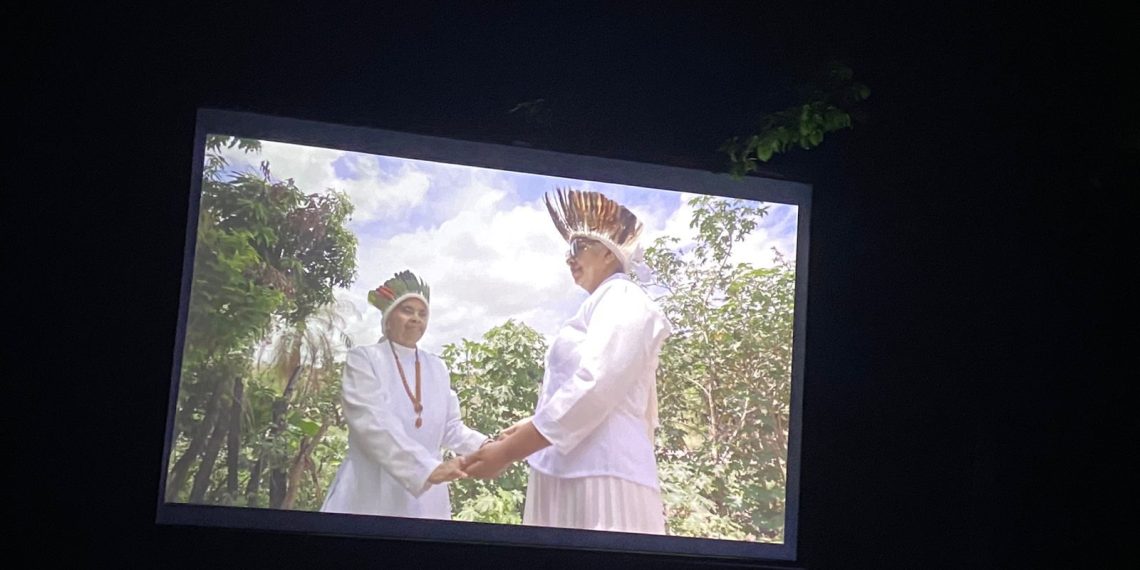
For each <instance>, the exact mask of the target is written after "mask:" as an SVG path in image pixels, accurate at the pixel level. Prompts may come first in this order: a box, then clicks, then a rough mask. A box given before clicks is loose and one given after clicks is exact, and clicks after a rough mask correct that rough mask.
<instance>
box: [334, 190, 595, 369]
mask: <svg viewBox="0 0 1140 570" xmlns="http://www.w3.org/2000/svg"><path fill="white" fill-rule="evenodd" d="M506 194H507V191H506V190H501V189H489V190H487V191H486V192H485V193H483V194H482V196H480V197H479V198H478V199H476V200H472V201H471V202H470V205H469V207H467V208H466V209H464V210H463V211H462V212H461V213H459V214H458V215H456V216H455V217H453V218H451V219H449V220H447V221H446V222H444V223H442V224H440V225H439V227H438V228H433V229H430V230H428V229H418V230H416V231H413V232H409V233H402V234H398V235H395V236H391V237H383V238H370V237H362V238H361V241H360V243H359V245H358V248H357V252H358V253H357V257H358V268H359V269H358V270H359V278H358V280H357V283H356V285H354V286H353V287H352V289H351V291H350V292H349V293H348V296H349V298H351V299H354V300H357V301H356V302H357V306H358V307H366V306H367V305H366V303H365V302H364V301H363V299H365V298H366V296H367V292H368V290H369V289H373V288H375V287H376V286H378V285H379V284H380V283H382V282H383V281H384V280H385V279H387V278H389V277H391V276H392V274H394V273H396V272H398V271H401V270H403V269H411V270H412V271H413V272H415V273H416V274H417V275H420V276H421V277H423V278H424V280H425V281H427V282H428V283H429V284H430V285H431V287H432V299H431V301H432V302H431V305H432V313H431V317H430V321H429V324H428V332H427V333H426V334H425V335H424V339H423V341H422V344H423V345H424V347H425V348H427V349H428V350H432V351H436V352H438V351H439V350H440V349H441V347H442V346H443V345H444V344H447V343H451V342H457V341H458V340H459V339H461V338H468V339H477V338H480V337H481V336H482V335H483V333H485V332H486V331H487V330H489V329H490V328H491V327H493V326H496V325H500V324H502V323H504V322H505V321H506V320H507V319H509V318H514V319H518V320H522V321H523V322H525V323H526V324H527V325H529V326H531V327H533V328H535V329H536V330H538V331H539V332H540V333H542V334H543V335H544V336H547V337H548V338H549V337H551V336H552V335H553V334H554V333H555V332H556V331H557V328H558V326H560V325H561V323H562V322H563V321H564V320H565V319H566V318H568V317H569V316H571V314H572V313H573V311H574V309H575V308H576V307H577V305H578V304H580V303H581V300H582V299H583V298H585V293H584V292H583V291H581V290H580V289H578V288H577V286H576V285H574V283H573V280H572V279H570V276H569V272H568V271H567V269H566V265H565V263H564V262H563V259H562V252H563V250H565V243H563V242H562V240H561V238H560V237H559V236H558V233H557V232H556V231H555V230H554V228H553V226H552V225H551V223H550V217H549V215H548V214H547V213H546V211H545V209H542V208H541V207H540V205H539V204H538V203H529V204H521V205H518V206H515V207H512V208H509V209H500V208H499V204H500V202H501V201H502V200H503V198H504V197H505V196H506ZM365 315H366V316H365V318H364V319H363V320H358V322H354V323H353V324H352V325H351V326H350V331H349V332H350V334H351V336H352V337H353V340H354V342H357V343H367V342H374V341H375V339H376V338H378V337H379V331H380V312H379V311H378V310H376V309H373V308H368V309H367V311H366V312H365Z"/></svg>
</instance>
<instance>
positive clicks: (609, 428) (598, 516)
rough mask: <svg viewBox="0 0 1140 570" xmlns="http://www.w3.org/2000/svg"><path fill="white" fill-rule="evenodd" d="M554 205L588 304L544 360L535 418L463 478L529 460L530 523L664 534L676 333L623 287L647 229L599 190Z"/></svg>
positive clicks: (509, 433) (637, 292) (646, 301)
mask: <svg viewBox="0 0 1140 570" xmlns="http://www.w3.org/2000/svg"><path fill="white" fill-rule="evenodd" d="M546 205H547V208H548V210H549V212H550V215H551V218H552V219H553V220H554V224H555V226H556V227H557V228H558V231H559V232H560V233H561V234H562V236H563V238H565V239H566V241H567V242H569V244H570V251H569V252H568V254H567V258H566V263H567V265H568V266H569V269H570V274H571V276H572V277H573V278H574V282H575V283H576V284H577V285H578V286H580V287H582V288H583V289H585V290H586V291H587V292H589V294H590V295H589V297H587V299H586V300H585V302H583V303H582V306H581V307H580V308H579V309H578V311H577V313H575V314H574V316H573V317H571V318H570V320H568V321H566V323H565V324H564V325H563V326H562V328H561V330H560V331H559V332H558V336H557V337H556V339H555V340H554V342H553V344H552V345H551V347H550V350H549V352H548V353H547V355H546V372H545V375H544V377H543V381H542V382H543V384H542V390H541V392H540V395H539V399H538V405H537V406H536V408H535V413H534V416H533V417H532V418H528V419H526V420H523V421H521V422H519V423H516V424H515V425H514V426H511V427H510V428H508V429H507V430H505V431H504V432H503V434H502V436H501V437H500V438H499V440H498V441H496V442H493V443H490V444H488V445H486V446H485V447H483V448H482V449H480V450H479V451H478V452H476V453H475V454H473V455H471V456H469V457H468V458H467V459H466V463H465V469H464V470H465V471H466V472H467V473H468V474H469V475H470V476H472V477H482V478H490V477H495V476H497V475H498V474H499V473H501V472H502V470H503V469H505V467H506V466H507V465H509V464H510V463H511V462H513V461H517V460H520V459H523V458H527V459H528V463H529V464H530V468H531V469H530V478H529V482H528V486H527V494H526V504H525V507H524V514H523V523H524V524H529V525H539V526H554V527H567V528H581V529H593V530H610V531H624V532H639V533H651V534H664V532H665V515H664V504H663V503H662V500H661V493H660V483H659V480H658V476H657V462H656V458H655V456H654V453H653V439H654V438H653V432H654V429H655V428H656V427H657V391H656V386H657V378H656V375H657V363H658V353H659V352H660V349H661V346H662V344H663V343H664V342H665V339H666V338H667V337H668V336H669V334H670V326H669V322H668V320H667V319H666V318H665V315H664V313H663V312H662V311H661V309H660V308H659V307H658V306H657V305H656V304H655V303H654V302H653V300H652V299H650V298H649V296H648V295H647V294H646V293H645V291H644V290H643V289H642V288H641V287H639V286H638V285H637V284H635V283H633V282H632V281H630V280H629V278H628V277H627V272H628V271H630V270H631V269H632V268H633V267H634V266H635V265H637V264H639V263H640V254H641V249H640V245H639V244H638V238H639V235H640V233H641V224H640V222H638V220H637V218H636V216H634V215H633V214H632V213H631V212H630V211H629V210H627V209H626V208H625V207H623V206H621V205H619V204H617V203H616V202H613V201H612V200H610V199H608V198H606V197H605V196H603V195H602V194H599V193H597V192H579V191H573V190H570V191H558V192H557V194H556V196H555V197H554V198H553V199H552V198H551V197H550V196H549V195H548V196H547V200H546Z"/></svg>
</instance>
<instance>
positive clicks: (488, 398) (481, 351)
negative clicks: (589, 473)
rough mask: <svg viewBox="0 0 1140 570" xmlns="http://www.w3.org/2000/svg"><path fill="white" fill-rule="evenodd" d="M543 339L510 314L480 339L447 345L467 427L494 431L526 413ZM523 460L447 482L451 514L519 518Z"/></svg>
mask: <svg viewBox="0 0 1140 570" xmlns="http://www.w3.org/2000/svg"><path fill="white" fill-rule="evenodd" d="M545 354H546V343H545V341H544V340H543V338H542V336H541V335H539V334H538V333H537V332H536V331H535V330H534V329H531V328H530V327H528V326H526V325H525V324H522V323H518V322H515V321H513V320H511V321H507V322H506V323H504V324H502V325H499V326H497V327H494V328H492V329H491V330H489V331H487V333H486V334H484V335H483V339H482V340H481V341H471V340H467V339H464V340H462V341H461V342H459V343H456V344H449V345H446V346H445V347H444V349H443V354H442V358H443V360H444V361H445V362H446V363H447V365H448V368H449V369H450V370H451V382H452V387H454V388H455V391H456V393H457V394H458V395H459V402H460V405H461V407H462V408H463V420H464V423H465V424H467V426H468V427H471V428H472V429H476V430H479V431H481V432H483V433H485V434H488V435H494V434H496V433H498V432H499V430H502V429H503V428H506V427H507V426H509V425H511V424H513V423H515V422H516V421H518V420H520V419H522V418H525V417H528V416H530V415H531V414H532V413H533V412H534V405H535V402H536V401H538V388H539V385H540V384H541V382H542V374H543V359H544V356H545ZM526 481H527V472H526V466H525V464H523V463H519V464H516V465H514V466H512V467H511V468H510V469H508V470H507V471H506V472H505V473H504V474H503V475H502V476H501V477H499V478H498V479H495V480H493V481H480V480H474V479H465V480H461V481H456V482H454V483H452V484H451V499H452V512H453V514H454V516H455V518H456V519H458V520H467V521H480V522H496V523H521V522H522V507H523V499H524V498H525V497H526Z"/></svg>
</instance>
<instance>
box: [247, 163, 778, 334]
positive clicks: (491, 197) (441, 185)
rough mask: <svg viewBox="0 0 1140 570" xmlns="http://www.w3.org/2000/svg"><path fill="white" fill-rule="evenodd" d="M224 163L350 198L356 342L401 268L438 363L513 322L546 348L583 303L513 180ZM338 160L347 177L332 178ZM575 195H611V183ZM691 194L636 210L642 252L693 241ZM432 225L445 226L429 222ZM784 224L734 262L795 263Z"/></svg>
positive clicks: (496, 175) (376, 319)
mask: <svg viewBox="0 0 1140 570" xmlns="http://www.w3.org/2000/svg"><path fill="white" fill-rule="evenodd" d="M227 155H228V156H227V157H228V158H229V159H230V161H231V165H233V166H239V165H242V164H246V165H255V164H257V162H259V161H261V160H268V161H269V162H270V164H271V168H272V170H273V172H274V174H275V175H276V176H283V177H284V176H288V177H292V178H293V179H294V180H295V181H296V182H297V185H298V186H299V187H300V188H302V189H303V190H305V191H306V192H315V191H324V190H325V189H326V188H329V187H334V188H337V189H340V190H344V191H346V192H347V193H348V195H349V197H350V199H351V200H352V201H353V203H354V205H355V206H356V213H355V214H354V216H353V218H354V219H353V222H352V224H351V225H350V227H351V228H352V229H353V230H354V231H356V232H357V237H358V247H357V275H358V277H357V281H356V283H355V284H354V285H353V286H352V287H351V288H350V289H348V290H340V291H337V292H336V297H337V299H338V300H340V301H341V302H343V303H348V304H349V306H350V307H351V308H345V309H343V310H341V311H340V314H341V316H342V317H343V319H344V321H345V322H346V327H345V332H346V333H347V334H348V335H349V337H350V338H351V339H352V341H353V344H369V343H373V342H376V340H377V339H378V338H379V337H380V334H381V331H380V311H379V310H377V309H375V308H373V307H371V306H370V305H368V303H367V301H366V298H367V292H368V291H369V290H370V289H373V288H375V287H377V286H378V285H380V284H381V283H382V282H383V281H385V280H386V279H388V278H390V277H391V276H392V275H393V274H394V273H396V272H398V271H402V270H404V269H410V270H412V271H413V272H415V273H416V274H417V275H420V276H421V277H422V278H423V279H424V280H425V281H427V282H428V283H429V284H430V285H431V286H432V303H431V305H432V314H431V317H430V321H429V325H428V331H427V333H426V334H425V336H424V338H423V340H422V341H421V345H422V346H423V347H424V348H425V349H427V350H430V351H433V352H437V353H438V352H439V351H440V350H441V348H442V346H443V345H444V344H448V343H453V342H458V341H459V340H460V339H462V338H467V339H478V338H480V337H481V336H482V335H483V334H484V333H485V332H486V331H487V330H489V329H490V328H491V327H494V326H497V325H500V324H502V323H504V322H505V321H506V320H507V319H510V318H513V319H516V320H521V321H522V322H525V323H526V324H527V325H529V326H531V327H532V328H534V329H536V330H537V331H538V332H539V333H540V334H542V335H544V336H545V337H547V339H548V341H549V340H550V339H551V338H552V337H553V335H554V334H555V333H556V332H557V330H558V327H559V326H560V325H561V324H562V323H563V322H564V321H565V320H566V319H567V318H569V317H570V316H572V315H573V313H574V311H575V310H576V309H577V307H578V306H579V305H580V304H581V302H582V300H583V299H585V297H586V293H585V291H583V290H581V289H580V288H578V287H577V286H576V285H575V284H574V282H573V280H572V279H571V278H570V275H569V271H568V270H567V268H566V265H565V262H564V258H563V252H564V251H565V249H566V244H565V243H564V242H563V241H562V239H561V237H560V236H559V235H558V233H557V231H555V229H554V227H553V225H552V224H551V221H550V217H549V215H548V214H547V211H546V208H545V206H544V205H543V203H542V202H541V200H532V201H530V202H522V203H520V202H519V201H518V199H517V196H518V195H517V193H516V189H515V188H514V187H513V184H516V183H520V182H519V180H520V178H519V177H518V176H517V175H513V174H512V175H505V174H504V173H501V172H497V171H493V170H483V169H473V168H467V167H461V166H454V165H445V164H436V163H430V162H418V161H398V160H385V161H384V165H385V168H384V169H382V168H381V167H380V163H378V162H377V160H376V158H375V157H372V156H368V155H360V154H354V153H345V152H342V151H336V150H330V149H320V148H311V147H303V146H298V145H289V144H282V143H274V142H265V143H263V147H262V152H261V154H260V155H244V156H243V155H241V154H240V153H235V152H234V151H228V153H227ZM337 160H340V161H341V163H340V164H341V166H342V169H347V170H349V171H350V172H351V173H352V179H349V180H343V179H338V178H337V177H336V173H335V171H334V168H333V163H334V162H335V161H337ZM579 186H581V187H583V188H585V187H589V188H594V189H597V190H600V191H602V192H606V191H607V188H606V186H608V185H603V184H596V183H584V184H580V185H579ZM615 189H616V187H615ZM429 190H431V191H432V192H433V193H432V199H433V200H435V199H436V198H437V197H438V198H441V199H440V200H439V202H437V203H432V204H430V211H429V212H427V213H425V207H420V208H419V209H417V210H415V211H416V214H417V217H416V218H414V219H413V220H412V221H415V222H416V223H415V224H414V227H412V226H411V225H409V224H403V225H402V227H404V228H408V229H407V231H403V232H401V233H393V231H394V230H392V229H391V227H390V226H388V225H387V224H385V223H383V222H389V221H394V220H404V221H409V220H408V216H409V214H410V212H412V210H413V208H415V207H416V206H417V205H421V206H429V204H422V202H423V200H424V199H425V198H426V196H427V194H428V191H429ZM620 191H621V192H626V193H628V192H636V191H638V190H637V189H635V188H632V187H624V188H622V189H621V190H620ZM694 196H696V195H694V194H682V195H681V206H680V208H678V209H677V210H675V211H674V212H672V213H671V214H669V213H668V212H667V211H666V210H665V209H662V208H659V207H654V208H642V209H638V208H636V207H635V208H634V210H636V212H635V213H637V214H638V215H639V217H641V219H642V222H643V223H644V224H645V228H646V231H645V235H644V239H645V240H646V241H645V243H646V245H648V244H649V243H651V242H652V240H654V239H655V238H656V237H658V236H660V235H672V236H676V237H679V238H681V243H680V244H678V245H679V246H684V245H687V244H691V243H693V241H694V238H695V235H696V232H695V231H694V230H693V229H691V228H689V221H690V220H691V217H692V211H693V209H692V207H691V206H689V205H688V201H689V199H691V198H693V197H694ZM659 202H660V201H654V203H655V204H656V203H659ZM660 203H663V202H660ZM789 214H790V215H789ZM428 218H430V219H432V220H436V221H438V220H443V221H442V222H440V223H438V224H432V223H429V220H428ZM370 222H381V223H380V224H373V223H370ZM788 224H791V226H790V228H791V229H792V230H794V225H795V207H794V206H786V205H775V204H773V207H772V209H771V213H770V214H769V216H767V217H765V218H764V219H763V220H762V221H761V224H760V227H758V228H757V229H756V231H754V232H753V234H752V235H751V236H749V237H748V239H746V240H745V241H744V242H742V243H739V244H737V245H736V248H735V252H734V255H733V261H735V262H748V263H752V264H754V265H757V266H771V265H772V264H773V262H774V260H773V254H772V252H771V248H772V246H775V247H777V248H778V249H779V250H780V251H781V252H782V253H784V254H785V256H787V257H788V258H794V255H795V232H794V231H791V232H790V236H785V234H787V233H789V232H787V231H786V230H787V229H788V228H789V226H788ZM365 226H367V227H365Z"/></svg>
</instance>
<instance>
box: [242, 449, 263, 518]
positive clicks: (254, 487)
mask: <svg viewBox="0 0 1140 570" xmlns="http://www.w3.org/2000/svg"><path fill="white" fill-rule="evenodd" d="M260 492H261V458H260V457H258V458H257V461H255V462H254V463H253V468H252V469H250V470H249V484H248V485H246V487H245V506H247V507H257V506H258V503H260V502H261V501H260V500H259V498H258V496H257V494H258V493H260Z"/></svg>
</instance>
